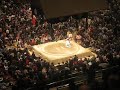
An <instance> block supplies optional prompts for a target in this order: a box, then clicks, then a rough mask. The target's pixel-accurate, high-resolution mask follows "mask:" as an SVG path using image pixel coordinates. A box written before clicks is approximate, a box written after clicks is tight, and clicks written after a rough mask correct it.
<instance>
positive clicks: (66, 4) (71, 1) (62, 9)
mask: <svg viewBox="0 0 120 90" xmlns="http://www.w3.org/2000/svg"><path fill="white" fill-rule="evenodd" d="M40 4H41V8H42V10H43V12H44V14H45V17H46V18H47V19H51V18H57V17H61V16H69V15H75V14H80V13H83V12H89V11H94V10H100V9H106V8H107V3H106V0H40Z"/></svg>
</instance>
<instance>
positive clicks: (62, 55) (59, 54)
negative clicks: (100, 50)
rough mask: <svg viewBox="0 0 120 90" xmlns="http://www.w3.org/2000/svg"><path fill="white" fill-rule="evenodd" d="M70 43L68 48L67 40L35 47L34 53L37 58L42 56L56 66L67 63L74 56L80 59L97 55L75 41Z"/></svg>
mask: <svg viewBox="0 0 120 90" xmlns="http://www.w3.org/2000/svg"><path fill="white" fill-rule="evenodd" d="M70 43H71V46H70V47H66V40H60V41H57V42H49V43H45V44H41V45H34V46H33V51H34V52H35V54H36V55H37V56H41V57H42V58H43V59H45V60H46V61H48V62H53V63H54V64H57V63H61V62H65V61H67V60H69V58H70V57H73V56H74V55H77V56H78V57H79V58H81V57H88V56H95V55H96V54H95V53H93V52H91V51H90V50H89V49H88V48H84V47H82V46H81V45H79V44H77V43H76V42H74V41H70Z"/></svg>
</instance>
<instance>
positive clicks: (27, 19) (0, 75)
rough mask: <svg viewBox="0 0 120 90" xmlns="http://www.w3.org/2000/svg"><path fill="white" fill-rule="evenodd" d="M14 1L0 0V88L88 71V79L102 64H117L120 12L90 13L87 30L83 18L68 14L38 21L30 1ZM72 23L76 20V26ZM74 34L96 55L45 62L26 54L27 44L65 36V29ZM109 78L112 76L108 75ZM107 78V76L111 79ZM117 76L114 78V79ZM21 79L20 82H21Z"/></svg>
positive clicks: (21, 87)
mask: <svg viewBox="0 0 120 90" xmlns="http://www.w3.org/2000/svg"><path fill="white" fill-rule="evenodd" d="M23 2H24V1H22V2H16V1H15V0H4V1H1V5H0V9H1V10H2V12H3V14H1V15H0V71H1V72H0V88H1V89H6V88H7V87H8V86H11V87H12V86H13V87H12V88H13V89H18V90H24V89H27V88H29V87H32V86H35V87H36V89H38V88H39V89H40V88H43V87H44V85H45V84H47V83H50V82H53V81H58V80H61V79H63V78H68V77H69V75H70V74H72V73H75V72H81V73H88V76H89V77H91V78H89V80H88V82H90V81H91V79H93V78H94V76H95V71H96V70H98V69H101V68H103V67H101V66H100V64H101V63H106V64H107V65H108V66H114V65H119V64H120V50H119V49H120V48H119V46H120V44H119V43H120V37H119V36H120V31H119V28H120V19H118V18H119V15H120V11H119V9H118V10H117V16H116V14H115V16H114V14H112V15H111V13H113V11H112V10H100V11H94V12H90V13H89V15H88V29H87V30H86V26H85V25H86V20H85V19H84V18H83V19H79V20H78V19H74V18H72V17H70V18H69V19H68V20H67V21H65V22H59V23H55V24H51V23H49V22H47V21H46V20H45V21H44V22H43V23H41V21H40V20H41V19H40V18H42V17H41V16H40V15H37V14H35V13H34V14H35V15H33V12H32V9H31V7H30V3H28V1H27V3H26V2H24V3H23ZM76 22H78V28H76V27H77V24H76ZM68 31H69V32H71V33H75V38H74V39H75V41H76V42H80V44H81V45H82V46H83V47H87V48H88V47H91V48H92V49H93V52H95V53H96V54H97V55H98V56H97V57H92V58H90V59H89V58H78V57H77V56H76V55H75V56H74V57H71V58H70V59H69V60H68V61H66V62H63V63H62V64H60V63H58V65H57V66H55V65H54V63H49V62H47V61H45V60H44V59H43V58H41V57H36V56H35V53H34V52H33V53H32V54H30V53H29V48H28V46H32V45H36V44H42V43H46V42H50V41H56V40H61V39H65V38H66V37H67V32H68ZM111 77H112V76H111ZM111 77H110V78H111ZM117 79H118V78H117ZM23 82H24V83H23ZM42 90H43V89H42Z"/></svg>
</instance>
